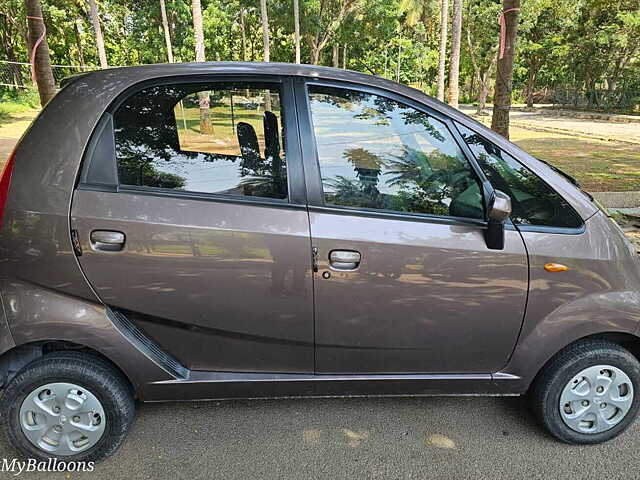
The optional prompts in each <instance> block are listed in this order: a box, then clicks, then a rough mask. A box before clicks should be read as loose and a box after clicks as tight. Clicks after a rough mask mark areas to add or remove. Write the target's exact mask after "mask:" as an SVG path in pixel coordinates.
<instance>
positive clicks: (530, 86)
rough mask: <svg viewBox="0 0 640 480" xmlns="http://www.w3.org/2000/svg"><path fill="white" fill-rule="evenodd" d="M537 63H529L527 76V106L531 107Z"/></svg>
mask: <svg viewBox="0 0 640 480" xmlns="http://www.w3.org/2000/svg"><path fill="white" fill-rule="evenodd" d="M537 73H538V72H537V65H535V63H533V64H529V78H528V79H527V108H533V91H534V89H535V84H536V76H537Z"/></svg>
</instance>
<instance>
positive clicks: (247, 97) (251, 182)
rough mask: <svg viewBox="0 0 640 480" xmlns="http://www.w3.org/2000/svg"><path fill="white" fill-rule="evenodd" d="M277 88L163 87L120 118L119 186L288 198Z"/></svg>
mask: <svg viewBox="0 0 640 480" xmlns="http://www.w3.org/2000/svg"><path fill="white" fill-rule="evenodd" d="M282 125H283V124H282V109H281V103H280V95H279V92H278V90H277V89H274V88H268V87H260V86H255V85H248V84H247V85H244V84H242V85H238V84H234V85H221V84H213V85H201V84H200V85H160V86H155V87H150V88H147V89H144V90H142V91H140V92H137V93H135V94H134V95H133V96H131V97H129V98H128V99H127V100H126V101H125V102H124V103H123V104H122V105H121V106H120V107H118V110H117V111H116V112H115V114H114V132H115V146H116V159H117V162H118V177H119V183H120V184H124V185H134V186H139V187H149V188H162V189H172V190H181V191H190V192H200V193H213V194H224V195H240V196H253V197H268V198H274V199H286V198H287V173H286V162H285V152H284V148H283V142H284V131H283V130H281V126H282Z"/></svg>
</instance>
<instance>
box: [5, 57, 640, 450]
mask: <svg viewBox="0 0 640 480" xmlns="http://www.w3.org/2000/svg"><path fill="white" fill-rule="evenodd" d="M0 211H1V213H2V224H1V225H2V230H1V232H0V260H1V261H0V293H1V298H2V307H3V309H2V317H3V318H2V319H1V321H0V353H1V356H0V371H1V373H2V383H3V386H4V396H3V398H2V417H3V425H4V428H5V430H6V433H7V435H8V438H9V439H10V441H11V442H12V443H13V444H14V445H15V446H16V447H17V448H18V449H19V450H20V451H21V452H22V453H23V454H24V455H27V456H30V457H35V458H40V459H48V458H58V459H62V460H66V461H81V460H85V461H91V460H99V459H101V458H104V457H105V456H107V455H109V454H111V453H113V452H114V451H115V450H116V449H117V448H118V446H119V445H120V444H121V443H122V441H123V440H124V438H125V436H126V433H127V431H128V429H129V427H130V426H131V424H132V422H133V419H134V402H135V401H136V400H138V401H143V402H150V401H171V400H199V399H223V398H253V397H288V396H335V395H431V394H489V395H521V394H525V393H528V394H529V395H530V397H531V401H532V405H533V408H534V409H535V411H536V412H537V414H538V416H539V417H540V420H541V421H542V423H543V424H544V425H545V427H546V428H547V430H548V431H549V432H550V433H551V434H552V435H554V436H556V437H557V438H559V439H560V440H562V441H565V442H569V443H598V442H602V441H605V440H608V439H610V438H612V437H615V436H616V435H618V434H619V433H621V432H622V431H623V430H624V429H626V428H627V427H628V426H629V424H630V423H631V422H632V421H633V419H634V418H635V416H636V414H637V411H638V406H639V403H638V397H639V395H640V368H639V364H638V360H637V357H636V355H638V353H639V352H640V348H639V347H640V339H639V338H638V326H639V323H638V320H640V305H639V300H640V299H639V295H638V287H639V286H640V275H639V273H640V270H639V266H640V265H639V262H638V256H637V254H636V252H635V250H634V248H633V247H632V246H631V244H630V243H629V242H628V241H627V240H626V239H625V237H624V236H623V234H622V232H621V231H620V229H619V228H618V226H617V225H616V224H615V223H614V222H612V221H611V220H610V219H609V218H608V217H607V215H606V214H605V213H603V212H602V211H601V210H600V209H599V208H598V206H597V205H596V204H595V203H594V202H593V200H592V198H591V197H590V196H589V195H588V194H586V193H584V192H582V191H581V190H580V189H579V187H578V186H577V185H576V183H575V181H574V180H572V179H571V178H570V177H568V176H567V175H565V174H563V173H562V172H560V171H558V170H556V169H555V168H553V167H551V166H549V165H547V164H545V163H543V162H542V161H540V160H537V159H536V158H534V157H532V156H531V155H528V154H527V153H525V152H523V151H522V150H521V149H519V148H518V147H517V146H515V145H513V144H511V143H509V142H508V141H507V140H505V139H504V138H502V137H501V136H499V135H496V134H495V133H492V132H491V131H490V130H489V129H487V128H485V127H484V126H482V125H480V124H479V123H477V122H475V121H474V120H472V119H470V118H469V117H467V116H465V115H463V114H462V113H460V112H458V111H457V110H455V109H452V108H450V107H448V106H447V105H444V104H442V103H440V102H438V101H436V100H434V99H432V98H430V97H428V96H427V95H425V94H423V93H421V92H419V91H417V90H414V89H411V88H409V87H407V86H404V85H400V84H398V83H394V82H391V81H388V80H385V79H382V78H377V77H373V76H368V75H363V74H360V73H356V72H350V71H344V70H338V69H331V68H323V67H312V66H302V65H285V64H269V63H259V64H258V63H253V64H252V63H199V64H176V65H154V66H144V67H135V68H116V69H109V70H103V71H99V72H94V73H90V74H87V75H83V76H80V77H78V78H76V79H72V80H71V81H69V82H68V83H67V85H66V86H65V87H64V88H63V89H62V90H61V91H60V92H59V93H58V94H57V95H56V97H55V98H54V99H53V100H52V101H51V102H50V103H49V104H48V105H47V107H46V108H45V109H44V110H43V111H42V113H41V114H40V115H39V116H38V118H37V119H36V120H35V121H34V123H33V125H32V126H31V128H30V130H29V131H28V132H27V133H26V134H25V136H24V138H23V139H22V140H21V142H20V143H19V145H18V146H17V148H16V149H15V151H14V153H13V154H12V156H11V158H10V159H9V162H8V165H7V167H6V169H5V171H4V174H3V176H2V180H1V182H0Z"/></svg>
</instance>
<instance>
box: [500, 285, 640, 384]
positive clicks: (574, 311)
mask: <svg viewBox="0 0 640 480" xmlns="http://www.w3.org/2000/svg"><path fill="white" fill-rule="evenodd" d="M527 327H528V328H527ZM605 333H623V334H629V335H634V336H636V337H637V336H638V335H639V334H640V293H638V292H636V291H615V292H601V293H594V294H591V295H587V296H584V297H580V298H578V299H576V300H574V301H572V302H569V303H565V304H563V305H561V306H560V307H558V308H556V309H555V310H553V311H552V312H551V313H550V314H549V315H547V316H546V317H544V318H543V319H541V320H540V321H538V322H535V323H533V325H527V323H526V322H525V328H524V329H523V332H522V333H521V335H520V338H519V340H518V343H517V345H516V348H515V350H514V352H513V355H512V356H511V359H510V361H509V363H508V365H507V366H506V367H505V368H504V369H503V370H502V371H501V372H499V373H498V374H497V376H498V377H500V376H503V378H509V379H511V381H509V382H507V383H508V384H509V388H508V390H509V393H524V392H525V391H526V390H527V389H528V388H529V385H530V384H531V382H532V381H533V379H534V378H535V376H536V375H537V373H538V372H539V371H540V369H541V368H542V367H543V366H544V365H545V363H546V362H547V361H548V360H549V359H550V358H551V357H552V356H553V355H555V354H556V353H557V352H559V351H560V350H562V349H563V348H564V347H566V346H567V345H569V344H571V343H573V342H575V341H576V340H580V339H581V338H585V337H588V336H592V335H596V334H605Z"/></svg>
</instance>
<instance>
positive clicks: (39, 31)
mask: <svg viewBox="0 0 640 480" xmlns="http://www.w3.org/2000/svg"><path fill="white" fill-rule="evenodd" d="M24 5H25V8H26V12H27V20H28V25H29V32H28V46H29V50H30V51H31V68H33V77H34V80H35V82H36V84H37V85H38V94H39V95H40V104H41V105H42V106H44V105H45V104H46V103H47V102H48V101H49V100H51V99H52V98H53V96H54V95H55V94H56V84H55V81H54V79H53V72H52V71H51V59H50V58H49V44H48V43H47V35H46V30H45V25H44V19H43V18H42V5H40V0H25V2H24Z"/></svg>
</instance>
